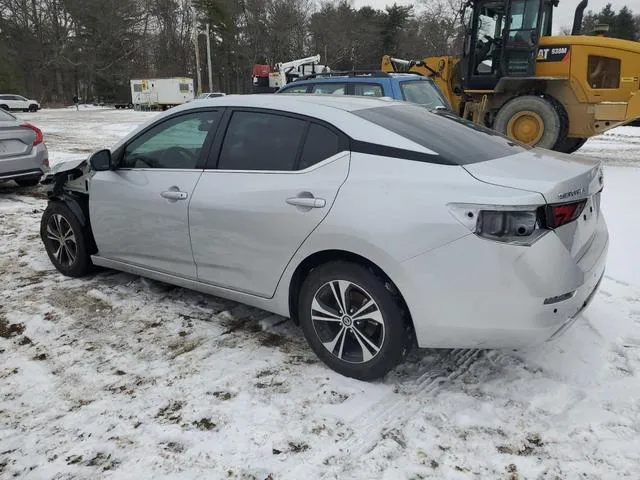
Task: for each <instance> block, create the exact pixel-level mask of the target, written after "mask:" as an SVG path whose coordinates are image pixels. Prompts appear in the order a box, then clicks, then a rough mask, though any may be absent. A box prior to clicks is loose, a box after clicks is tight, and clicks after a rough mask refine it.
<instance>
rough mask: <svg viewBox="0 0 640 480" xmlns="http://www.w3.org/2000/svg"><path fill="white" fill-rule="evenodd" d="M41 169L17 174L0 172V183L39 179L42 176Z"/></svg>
mask: <svg viewBox="0 0 640 480" xmlns="http://www.w3.org/2000/svg"><path fill="white" fill-rule="evenodd" d="M43 173H44V172H43V171H42V169H30V170H20V171H17V172H0V181H3V180H14V179H22V178H40V177H41V176H42V175H43Z"/></svg>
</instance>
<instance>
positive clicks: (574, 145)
mask: <svg viewBox="0 0 640 480" xmlns="http://www.w3.org/2000/svg"><path fill="white" fill-rule="evenodd" d="M587 140H588V138H565V139H564V142H559V143H558V144H557V145H556V146H555V148H554V150H557V151H558V152H563V153H573V152H575V151H577V150H579V149H580V148H581V147H582V146H583V145H584V144H585V143H587Z"/></svg>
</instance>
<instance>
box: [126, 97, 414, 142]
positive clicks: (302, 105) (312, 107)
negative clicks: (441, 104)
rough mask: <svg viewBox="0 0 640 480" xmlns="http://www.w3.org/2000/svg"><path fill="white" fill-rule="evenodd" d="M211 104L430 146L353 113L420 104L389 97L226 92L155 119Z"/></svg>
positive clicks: (357, 136) (374, 138)
mask: <svg viewBox="0 0 640 480" xmlns="http://www.w3.org/2000/svg"><path fill="white" fill-rule="evenodd" d="M207 107H211V108H220V107H233V108H248V109H251V108H256V109H265V110H274V111H280V112H282V113H288V114H299V115H304V116H306V117H310V118H315V119H317V120H320V121H325V122H329V123H330V124H332V125H333V126H334V127H336V128H338V129H339V130H342V131H343V132H344V133H346V134H347V135H349V136H350V137H351V138H353V139H355V140H362V141H367V142H374V143H375V142H376V141H379V139H380V138H384V139H385V144H386V145H389V146H393V147H396V148H404V149H410V150H414V151H425V150H426V149H425V147H422V146H420V145H417V144H416V143H415V142H413V141H411V140H409V139H407V138H404V137H402V136H400V135H398V134H396V133H393V132H391V131H389V130H388V129H386V128H383V127H381V126H378V125H375V124H373V123H371V122H369V121H367V120H365V119H363V118H361V117H359V116H356V115H351V114H350V113H351V112H357V111H360V110H367V109H371V108H387V107H389V108H390V107H396V108H416V106H415V105H413V104H410V103H407V102H403V101H399V100H392V99H388V98H374V97H363V96H349V95H276V94H252V95H226V96H224V97H216V98H204V99H202V100H198V101H197V102H189V103H185V104H183V105H180V106H179V107H174V108H171V109H169V110H167V111H166V112H163V113H161V114H159V115H157V116H156V117H154V119H153V120H152V122H158V121H161V120H162V119H163V118H165V117H169V116H173V115H180V114H183V113H189V112H191V111H195V110H198V109H202V108H207ZM147 126H148V125H147V124H146V123H145V124H143V125H141V126H140V127H138V128H137V129H136V130H134V131H133V132H131V133H130V134H129V135H128V136H126V137H124V138H122V139H121V140H120V141H119V142H118V143H117V144H116V145H115V147H114V148H118V147H119V146H121V145H122V144H124V143H126V142H127V141H129V139H130V138H132V137H134V136H135V135H137V134H138V133H139V132H140V131H142V130H144V129H145V128H147Z"/></svg>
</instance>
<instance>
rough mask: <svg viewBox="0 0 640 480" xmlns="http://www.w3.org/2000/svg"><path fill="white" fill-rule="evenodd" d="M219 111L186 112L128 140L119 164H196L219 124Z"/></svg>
mask: <svg viewBox="0 0 640 480" xmlns="http://www.w3.org/2000/svg"><path fill="white" fill-rule="evenodd" d="M219 118H220V112H219V111H203V112H194V113H188V114H186V115H180V116H178V117H173V118H170V119H169V120H166V121H164V122H162V123H160V124H158V125H156V126H154V127H152V128H151V129H150V130H147V131H146V132H145V133H143V134H142V135H140V136H139V137H138V138H136V139H135V140H133V141H132V142H131V143H130V144H128V145H127V146H126V148H125V150H124V154H123V157H122V160H121V161H120V163H119V165H118V166H119V168H175V169H185V168H186V169H190V168H196V166H197V165H198V160H199V158H200V153H201V150H202V147H203V145H204V142H205V140H206V138H207V135H208V134H209V132H211V131H212V130H214V129H215V128H216V127H217V125H218V120H219Z"/></svg>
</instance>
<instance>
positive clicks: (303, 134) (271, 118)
mask: <svg viewBox="0 0 640 480" xmlns="http://www.w3.org/2000/svg"><path fill="white" fill-rule="evenodd" d="M227 122H228V123H227V125H226V128H225V129H224V131H223V129H222V128H221V129H220V132H219V135H218V137H217V138H216V142H215V143H214V147H213V148H212V150H211V156H210V159H209V162H208V163H207V168H206V169H205V171H204V173H203V174H202V177H201V179H200V181H199V182H198V185H197V187H196V189H195V191H194V193H193V198H192V200H191V205H190V208H189V225H190V232H191V241H192V246H193V255H194V259H195V262H196V266H197V272H198V279H199V280H200V281H203V282H206V283H210V284H213V285H217V286H220V287H224V288H229V289H232V290H235V291H241V292H245V293H250V294H254V295H258V296H262V297H271V296H272V295H273V293H274V292H275V289H276V286H277V284H278V281H279V279H280V277H281V275H282V273H283V271H284V269H285V268H286V266H287V264H288V263H289V261H290V260H291V258H292V256H293V255H294V253H295V252H296V250H297V249H298V248H299V247H300V245H301V244H302V243H303V242H304V241H305V239H306V238H307V237H308V236H309V234H311V232H312V231H313V230H314V229H315V228H316V227H317V226H318V224H319V223H320V222H321V221H322V220H323V218H324V217H325V216H326V215H327V213H328V212H329V210H330V208H331V206H332V204H333V202H334V200H335V198H336V195H337V193H338V190H339V188H340V186H341V185H342V184H343V183H344V181H345V180H346V178H347V175H348V171H349V159H350V153H349V150H348V141H347V138H346V137H345V136H344V135H343V134H342V133H340V132H338V131H337V130H335V129H333V128H332V127H331V126H329V125H326V124H323V123H321V122H317V121H315V120H310V119H308V118H305V117H302V116H299V115H293V114H288V113H284V112H278V111H272V110H262V109H240V108H238V109H233V110H230V111H229V112H228V114H227Z"/></svg>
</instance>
